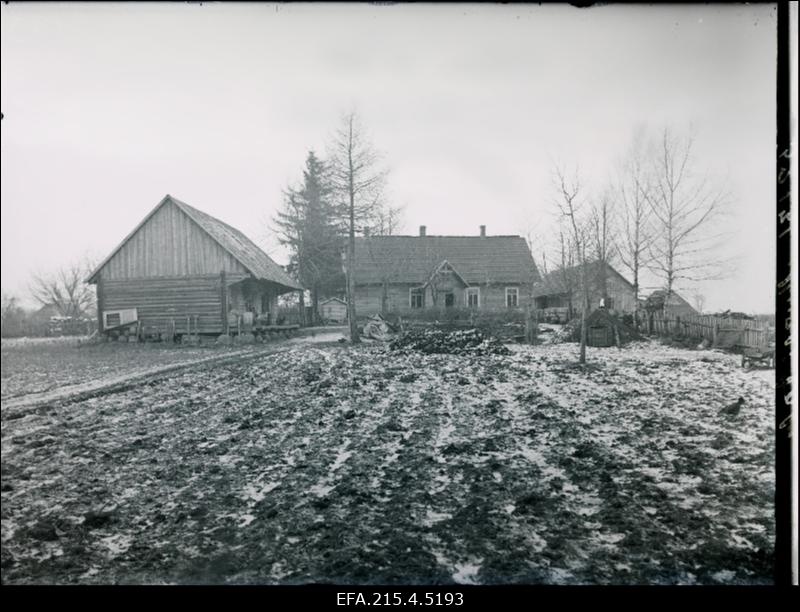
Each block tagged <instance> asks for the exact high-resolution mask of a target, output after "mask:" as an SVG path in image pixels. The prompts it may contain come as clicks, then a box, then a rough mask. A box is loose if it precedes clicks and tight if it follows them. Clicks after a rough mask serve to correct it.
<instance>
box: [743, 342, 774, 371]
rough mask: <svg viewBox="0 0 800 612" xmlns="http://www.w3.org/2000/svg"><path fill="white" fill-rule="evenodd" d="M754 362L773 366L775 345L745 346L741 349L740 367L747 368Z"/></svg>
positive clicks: (769, 366)
mask: <svg viewBox="0 0 800 612" xmlns="http://www.w3.org/2000/svg"><path fill="white" fill-rule="evenodd" d="M755 364H758V365H763V366H766V367H768V368H774V367H775V347H774V346H767V347H745V348H744V350H743V351H742V367H743V368H749V367H752V366H753V365H755Z"/></svg>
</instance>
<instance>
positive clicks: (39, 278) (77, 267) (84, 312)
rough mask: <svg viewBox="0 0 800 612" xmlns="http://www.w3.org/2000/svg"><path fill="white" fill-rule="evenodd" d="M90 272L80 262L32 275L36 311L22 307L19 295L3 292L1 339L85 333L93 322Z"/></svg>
mask: <svg viewBox="0 0 800 612" xmlns="http://www.w3.org/2000/svg"><path fill="white" fill-rule="evenodd" d="M92 269H93V265H92V262H91V261H90V260H89V259H86V258H84V259H81V260H78V261H76V262H73V263H72V264H69V265H66V266H62V267H60V268H58V269H56V270H54V271H52V272H50V273H48V274H35V275H34V276H33V279H32V281H31V284H30V286H29V290H28V293H29V296H30V297H31V298H32V299H33V301H34V302H35V303H36V304H38V308H35V309H31V308H24V307H23V306H22V303H21V300H20V298H19V296H16V295H12V294H9V293H7V292H5V291H3V294H2V336H3V337H4V338H9V337H20V336H46V335H52V334H58V335H72V334H85V333H87V331H88V330H89V328H90V325H87V323H90V322H91V321H93V320H94V319H95V317H96V316H97V315H96V312H97V311H96V304H95V291H94V287H92V286H91V285H89V284H88V283H86V278H87V277H88V275H89V274H90V272H91V270H92Z"/></svg>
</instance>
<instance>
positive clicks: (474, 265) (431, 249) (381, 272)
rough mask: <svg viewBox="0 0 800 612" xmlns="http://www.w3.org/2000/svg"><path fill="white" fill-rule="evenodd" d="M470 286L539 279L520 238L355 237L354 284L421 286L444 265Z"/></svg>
mask: <svg viewBox="0 0 800 612" xmlns="http://www.w3.org/2000/svg"><path fill="white" fill-rule="evenodd" d="M445 261H446V262H447V263H448V264H449V265H450V267H452V268H453V269H454V270H457V271H458V275H459V276H460V277H461V278H462V279H463V280H464V282H465V283H466V284H468V285H482V284H485V283H530V282H534V281H536V280H538V278H539V272H538V271H537V269H536V264H535V263H534V262H533V256H532V255H531V252H530V249H529V248H528V244H527V243H526V242H525V239H524V238H523V237H522V236H369V237H364V238H356V252H355V266H354V270H355V278H356V283H358V284H359V285H363V284H379V283H382V282H390V283H409V284H416V285H423V284H425V283H427V282H428V280H429V279H430V278H431V274H432V273H433V272H434V270H436V269H437V267H438V266H440V265H442V263H443V262H445Z"/></svg>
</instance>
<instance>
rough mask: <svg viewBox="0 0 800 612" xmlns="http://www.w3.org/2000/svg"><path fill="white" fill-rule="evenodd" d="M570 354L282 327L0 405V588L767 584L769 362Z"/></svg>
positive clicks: (664, 354) (643, 347)
mask: <svg viewBox="0 0 800 612" xmlns="http://www.w3.org/2000/svg"><path fill="white" fill-rule="evenodd" d="M576 352H577V349H576V347H575V345H550V346H540V347H513V348H512V353H511V355H489V356H482V357H476V356H471V355H423V354H419V353H414V352H392V351H389V350H387V349H386V348H385V347H383V346H377V345H369V346H362V347H358V348H352V347H349V346H346V345H337V344H328V345H324V344H320V345H317V346H292V345H287V346H286V347H285V348H284V349H283V350H281V351H279V352H277V353H276V354H272V355H265V356H262V357H258V358H255V359H252V360H250V361H248V362H243V363H239V364H235V365H227V366H224V367H213V366H197V367H193V368H192V369H190V370H185V371H181V372H178V373H175V374H173V375H170V376H168V377H167V378H164V379H161V380H159V381H157V382H152V383H149V384H145V385H142V386H139V387H136V388H134V389H129V390H126V391H124V392H120V393H116V394H106V395H100V396H98V397H94V398H91V399H87V400H84V401H81V402H77V403H72V404H68V405H49V406H47V407H44V408H40V409H38V410H36V411H34V412H32V413H30V414H27V415H26V416H23V417H19V418H13V419H9V418H8V415H5V416H4V417H3V422H2V579H3V582H4V583H53V582H55V583H271V584H276V583H281V584H285V583H303V582H310V581H313V582H337V583H363V584H367V583H383V584H393V583H416V584H431V583H432V584H436V583H453V582H459V583H480V584H498V583H556V584H583V583H592V584H594V583H602V584H609V583H613V584H620V583H637V584H641V583H659V584H661V583H663V584H672V583H681V584H695V583H726V584H730V583H733V584H751V583H770V582H771V581H772V555H773V548H774V543H773V507H772V498H773V487H774V476H773V458H774V455H773V416H772V412H773V410H772V405H773V403H774V399H773V396H774V395H773V389H774V372H773V371H772V370H758V371H750V372H747V371H744V370H742V369H741V368H739V367H738V363H737V360H736V358H735V357H734V356H730V355H724V354H721V353H716V352H711V351H688V350H680V349H672V348H665V347H661V346H659V345H658V344H655V343H640V344H637V345H634V346H633V348H631V349H630V350H618V349H590V359H591V360H592V365H591V366H590V367H589V368H588V369H586V370H581V369H579V368H577V367H576V366H574V365H573V363H574V359H575V355H576ZM3 367H4V369H5V368H6V362H5V356H4V362H3ZM4 377H5V372H4ZM4 389H5V387H4ZM738 396H742V397H744V398H745V400H746V403H745V405H744V407H743V408H742V410H741V413H740V414H739V415H738V416H736V417H724V416H721V415H720V409H721V408H723V407H724V406H725V405H727V404H729V403H730V402H732V401H734V400H735V399H736V398H737V397H738ZM12 416H14V417H18V416H19V415H17V414H13V415H12Z"/></svg>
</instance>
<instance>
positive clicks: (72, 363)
mask: <svg viewBox="0 0 800 612" xmlns="http://www.w3.org/2000/svg"><path fill="white" fill-rule="evenodd" d="M235 350H241V348H240V347H238V349H237V347H216V346H208V347H206V346H203V347H192V346H181V345H172V344H160V343H158V344H156V343H153V344H144V343H142V344H136V343H134V344H120V343H117V342H110V343H104V344H84V345H78V341H77V340H76V339H74V338H55V339H47V338H36V339H30V338H25V339H22V340H6V339H4V340H3V342H2V362H3V373H2V377H0V397H2V399H4V400H6V399H11V398H15V397H21V396H23V395H26V394H29V393H43V392H47V391H54V390H60V389H64V388H66V387H72V386H77V385H84V384H87V383H92V382H98V381H102V380H105V379H108V378H111V377H115V376H123V375H128V374H132V373H136V372H143V371H147V370H150V369H153V368H157V367H160V366H166V365H173V364H177V363H182V362H187V361H193V360H195V359H202V358H204V357H209V356H212V355H216V354H220V353H223V352H233V351H235Z"/></svg>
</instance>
